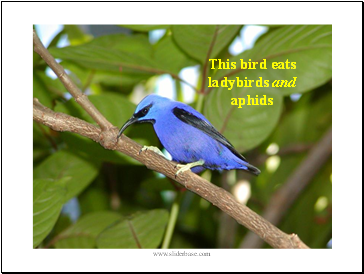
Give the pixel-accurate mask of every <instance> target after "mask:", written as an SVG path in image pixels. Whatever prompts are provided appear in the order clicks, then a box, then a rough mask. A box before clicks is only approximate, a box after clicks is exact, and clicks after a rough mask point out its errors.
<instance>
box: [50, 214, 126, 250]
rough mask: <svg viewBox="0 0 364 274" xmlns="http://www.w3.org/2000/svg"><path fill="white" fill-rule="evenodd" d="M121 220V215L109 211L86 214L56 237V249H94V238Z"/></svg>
mask: <svg viewBox="0 0 364 274" xmlns="http://www.w3.org/2000/svg"><path fill="white" fill-rule="evenodd" d="M120 218H121V215H120V214H118V213H115V212H110V211H100V212H93V213H89V214H86V215H85V216H83V217H81V218H80V219H79V220H78V221H77V223H75V224H74V225H72V226H71V227H69V228H68V229H66V230H65V231H63V232H62V233H61V234H59V235H58V236H57V241H55V247H56V248H94V247H96V237H97V235H99V234H100V233H101V231H103V230H104V229H105V228H107V227H108V226H110V225H111V224H113V223H114V222H116V221H117V220H119V219H120Z"/></svg>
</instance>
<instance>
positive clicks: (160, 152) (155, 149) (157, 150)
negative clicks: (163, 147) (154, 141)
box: [139, 146, 166, 158]
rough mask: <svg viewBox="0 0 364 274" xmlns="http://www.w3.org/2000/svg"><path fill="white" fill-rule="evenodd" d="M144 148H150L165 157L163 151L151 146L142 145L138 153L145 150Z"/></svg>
mask: <svg viewBox="0 0 364 274" xmlns="http://www.w3.org/2000/svg"><path fill="white" fill-rule="evenodd" d="M146 150H151V151H154V152H155V153H157V154H159V155H161V156H163V157H164V158H166V156H164V154H163V152H162V151H160V149H159V148H157V147H153V146H143V147H142V149H141V150H139V154H140V153H142V151H146Z"/></svg>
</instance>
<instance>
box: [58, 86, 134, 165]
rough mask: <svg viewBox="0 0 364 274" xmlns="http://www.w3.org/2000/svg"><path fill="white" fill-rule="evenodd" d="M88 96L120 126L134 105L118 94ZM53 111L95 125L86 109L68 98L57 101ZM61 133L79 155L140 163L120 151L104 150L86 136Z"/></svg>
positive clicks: (102, 159) (101, 159)
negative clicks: (64, 100) (64, 101)
mask: <svg viewBox="0 0 364 274" xmlns="http://www.w3.org/2000/svg"><path fill="white" fill-rule="evenodd" d="M88 98H89V99H90V101H91V102H92V103H93V104H94V105H95V107H96V108H97V109H98V110H99V111H100V112H101V113H102V114H103V115H104V116H105V117H106V119H108V120H109V121H110V122H111V123H112V124H113V125H116V126H118V127H121V126H122V125H123V124H124V123H125V122H126V121H127V120H128V119H129V118H130V117H131V116H132V114H133V113H134V109H135V105H134V104H133V103H131V102H130V101H129V100H127V99H125V97H124V96H121V95H118V94H114V93H103V94H100V95H90V96H89V97H88ZM55 111H57V112H63V113H66V114H69V115H72V116H75V117H78V118H80V119H82V120H85V121H87V122H89V123H92V124H95V125H96V123H95V122H94V121H93V119H92V118H91V117H90V116H89V115H88V114H87V113H86V111H85V110H84V109H83V108H82V107H81V106H80V105H78V104H77V103H76V102H75V101H74V100H69V101H67V102H66V103H64V104H60V103H58V104H57V105H56V107H55ZM61 135H62V138H63V139H64V141H65V142H66V143H67V144H68V146H69V147H70V149H75V150H76V151H77V153H79V154H81V155H85V156H87V157H92V158H93V159H97V160H100V161H106V162H114V163H119V164H137V165H140V163H139V162H138V161H136V160H134V159H132V158H130V157H128V156H126V155H124V154H122V153H121V152H118V151H111V150H106V149H104V148H103V147H102V146H101V145H100V144H98V143H95V142H94V141H92V140H90V139H88V138H86V137H82V136H79V135H77V134H72V133H67V132H65V133H62V134H61Z"/></svg>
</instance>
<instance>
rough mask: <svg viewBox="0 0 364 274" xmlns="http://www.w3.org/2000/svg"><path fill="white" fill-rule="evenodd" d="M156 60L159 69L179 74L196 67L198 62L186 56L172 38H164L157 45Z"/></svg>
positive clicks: (168, 36)
mask: <svg viewBox="0 0 364 274" xmlns="http://www.w3.org/2000/svg"><path fill="white" fill-rule="evenodd" d="M153 56H154V60H155V62H156V63H157V64H158V68H159V69H162V70H165V71H168V72H172V73H175V74H178V72H179V71H180V70H181V69H182V68H184V67H189V66H194V65H196V62H195V61H193V60H192V59H190V58H189V57H187V56H186V54H184V52H182V51H181V50H180V49H179V48H178V47H177V46H176V44H175V43H174V42H173V39H172V36H171V35H167V36H165V37H163V38H162V39H161V40H160V41H159V42H158V43H157V44H156V45H155V51H154V55H153Z"/></svg>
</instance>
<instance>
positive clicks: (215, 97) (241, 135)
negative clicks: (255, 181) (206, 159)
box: [204, 86, 282, 152]
mask: <svg viewBox="0 0 364 274" xmlns="http://www.w3.org/2000/svg"><path fill="white" fill-rule="evenodd" d="M248 95H249V96H250V98H251V99H252V98H256V96H257V95H258V98H259V99H260V98H263V96H264V95H265V96H266V98H267V99H268V98H272V99H273V105H258V106H257V105H254V106H253V105H247V102H248V97H247V96H248ZM231 98H244V99H245V102H246V103H245V105H243V106H242V108H238V106H235V105H231ZM267 103H268V101H267ZM281 111H282V96H281V95H280V94H279V93H278V92H277V91H274V90H263V89H258V88H237V87H236V86H235V87H234V88H232V90H230V91H229V90H227V89H226V88H223V87H219V88H217V89H215V90H214V91H213V92H211V93H210V94H209V95H208V97H207V99H206V104H205V108H204V114H205V115H206V117H207V119H208V120H209V121H210V122H211V123H212V124H213V125H214V126H215V127H216V129H217V130H218V131H220V132H221V133H222V134H224V136H225V137H226V138H227V139H228V140H229V141H230V142H231V143H232V144H233V145H234V147H235V148H236V149H237V150H238V151H240V152H243V151H246V150H249V149H252V148H254V147H256V146H258V145H259V144H260V143H262V142H263V141H264V140H265V139H266V138H267V137H268V136H269V134H271V132H272V131H273V129H274V128H275V126H276V125H277V123H278V120H279V116H280V114H281Z"/></svg>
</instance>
